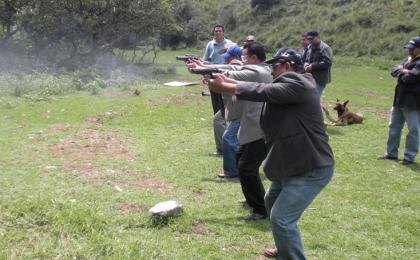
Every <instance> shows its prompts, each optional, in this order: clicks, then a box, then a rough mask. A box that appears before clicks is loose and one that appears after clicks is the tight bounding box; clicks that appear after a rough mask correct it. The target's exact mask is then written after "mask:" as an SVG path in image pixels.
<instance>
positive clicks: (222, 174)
mask: <svg viewBox="0 0 420 260" xmlns="http://www.w3.org/2000/svg"><path fill="white" fill-rule="evenodd" d="M217 177H219V178H226V179H232V178H238V175H237V174H236V175H232V174H226V173H224V172H222V173H219V174H217Z"/></svg>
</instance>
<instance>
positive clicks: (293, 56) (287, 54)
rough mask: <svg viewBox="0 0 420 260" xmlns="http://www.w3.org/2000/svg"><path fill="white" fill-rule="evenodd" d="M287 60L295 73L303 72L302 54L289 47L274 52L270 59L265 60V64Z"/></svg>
mask: <svg viewBox="0 0 420 260" xmlns="http://www.w3.org/2000/svg"><path fill="white" fill-rule="evenodd" d="M286 62H289V63H290V64H291V65H292V67H293V70H294V71H295V72H297V73H303V72H304V70H303V62H302V56H300V54H299V53H297V52H296V51H295V50H293V49H291V48H280V49H279V50H278V51H277V52H276V54H274V57H273V58H272V59H270V60H267V61H265V62H264V63H266V64H269V65H271V64H275V63H286Z"/></svg>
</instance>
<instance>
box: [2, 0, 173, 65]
mask: <svg viewBox="0 0 420 260" xmlns="http://www.w3.org/2000/svg"><path fill="white" fill-rule="evenodd" d="M18 3H19V4H18ZM0 8H3V9H1V10H5V12H4V15H2V16H1V17H0V22H1V23H2V24H3V26H4V27H5V28H6V35H10V34H11V32H12V30H11V28H14V30H16V31H18V30H21V31H22V32H23V34H24V37H25V38H27V39H28V41H29V44H28V46H27V47H28V52H29V53H30V55H31V56H33V57H36V58H37V59H38V60H42V61H43V62H48V63H53V64H54V65H56V66H64V65H65V64H68V63H71V62H73V61H84V62H86V63H91V62H94V57H95V56H97V55H98V54H101V53H107V52H108V53H112V51H113V50H114V49H115V48H121V49H130V48H136V47H137V46H139V45H142V44H146V43H149V42H150V41H149V39H150V38H155V37H156V36H158V35H159V34H161V33H166V32H168V31H171V30H173V29H174V28H175V23H174V15H173V12H172V9H171V5H170V1H169V0H54V1H51V0H35V1H23V0H22V1H12V0H3V2H2V5H1V6H0ZM1 13H2V14H3V12H1ZM4 37H5V36H4ZM4 37H3V38H4ZM9 38H10V37H9Z"/></svg>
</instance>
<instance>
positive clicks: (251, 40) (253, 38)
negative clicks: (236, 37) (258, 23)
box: [245, 35, 257, 42]
mask: <svg viewBox="0 0 420 260" xmlns="http://www.w3.org/2000/svg"><path fill="white" fill-rule="evenodd" d="M256 40H257V39H256V38H255V36H254V35H248V36H247V37H246V38H245V42H255V41H256Z"/></svg>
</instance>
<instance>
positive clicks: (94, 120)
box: [85, 111, 122, 125]
mask: <svg viewBox="0 0 420 260" xmlns="http://www.w3.org/2000/svg"><path fill="white" fill-rule="evenodd" d="M121 115H122V113H121V112H118V111H109V112H105V113H103V114H98V115H94V116H89V117H87V118H86V119H85V122H86V123H89V124H94V125H102V124H103V119H104V118H105V117H114V116H121Z"/></svg>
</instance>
